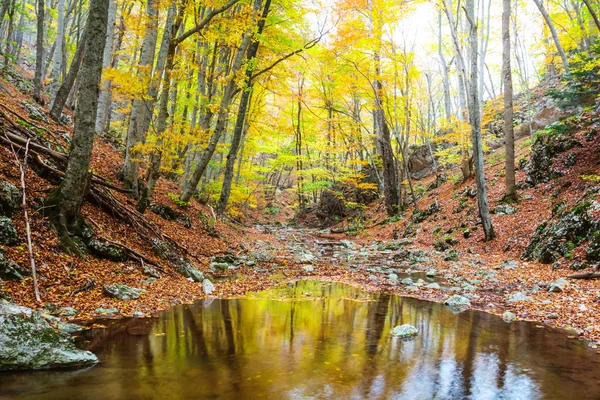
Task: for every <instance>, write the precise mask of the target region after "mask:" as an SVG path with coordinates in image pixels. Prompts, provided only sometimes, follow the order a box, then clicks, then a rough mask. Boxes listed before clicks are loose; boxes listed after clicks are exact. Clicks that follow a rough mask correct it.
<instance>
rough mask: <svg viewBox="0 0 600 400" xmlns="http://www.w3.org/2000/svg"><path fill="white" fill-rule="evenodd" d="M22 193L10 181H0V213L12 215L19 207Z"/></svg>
mask: <svg viewBox="0 0 600 400" xmlns="http://www.w3.org/2000/svg"><path fill="white" fill-rule="evenodd" d="M21 196H22V194H21V191H20V190H19V189H17V187H16V186H15V185H13V184H12V183H9V182H6V181H0V214H1V215H4V216H7V217H12V216H13V215H14V214H15V213H16V212H17V211H19V210H20V209H21V201H22V197H21Z"/></svg>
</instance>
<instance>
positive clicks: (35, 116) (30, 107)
mask: <svg viewBox="0 0 600 400" xmlns="http://www.w3.org/2000/svg"><path fill="white" fill-rule="evenodd" d="M21 104H22V105H23V107H25V109H27V112H29V118H31V119H32V120H34V121H39V122H45V123H49V122H50V121H48V117H47V116H46V113H45V112H44V110H42V108H41V107H38V106H36V105H34V104H31V103H29V102H27V101H22V102H21Z"/></svg>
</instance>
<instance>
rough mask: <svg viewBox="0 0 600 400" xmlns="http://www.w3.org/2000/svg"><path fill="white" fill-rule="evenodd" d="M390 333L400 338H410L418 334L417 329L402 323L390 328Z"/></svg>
mask: <svg viewBox="0 0 600 400" xmlns="http://www.w3.org/2000/svg"><path fill="white" fill-rule="evenodd" d="M390 334H391V335H392V336H395V337H397V338H400V339H410V338H414V337H415V336H417V335H418V334H419V330H418V329H417V328H415V327H414V326H412V325H409V324H404V325H398V326H396V327H395V328H394V329H392V331H391V332H390Z"/></svg>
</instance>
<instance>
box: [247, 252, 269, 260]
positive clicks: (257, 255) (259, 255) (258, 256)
mask: <svg viewBox="0 0 600 400" xmlns="http://www.w3.org/2000/svg"><path fill="white" fill-rule="evenodd" d="M250 256H251V257H252V258H253V259H255V260H256V261H257V262H271V261H273V259H274V257H273V255H272V254H271V253H268V252H266V251H255V252H253V253H251V255H250Z"/></svg>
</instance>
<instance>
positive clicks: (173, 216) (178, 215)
mask: <svg viewBox="0 0 600 400" xmlns="http://www.w3.org/2000/svg"><path fill="white" fill-rule="evenodd" d="M149 208H150V211H152V212H153V213H154V214H157V215H160V216H161V217H162V218H163V219H166V220H167V221H180V222H181V223H183V226H184V227H186V228H191V227H192V221H191V220H190V217H188V216H187V215H185V214H184V213H182V212H179V211H177V210H174V209H173V208H171V207H169V206H165V205H161V204H155V203H154V204H150V207H149Z"/></svg>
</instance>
